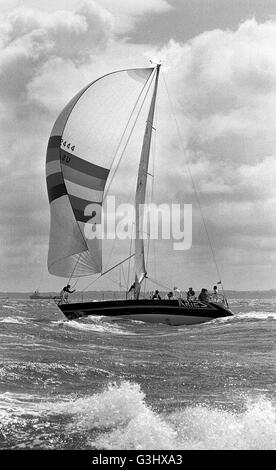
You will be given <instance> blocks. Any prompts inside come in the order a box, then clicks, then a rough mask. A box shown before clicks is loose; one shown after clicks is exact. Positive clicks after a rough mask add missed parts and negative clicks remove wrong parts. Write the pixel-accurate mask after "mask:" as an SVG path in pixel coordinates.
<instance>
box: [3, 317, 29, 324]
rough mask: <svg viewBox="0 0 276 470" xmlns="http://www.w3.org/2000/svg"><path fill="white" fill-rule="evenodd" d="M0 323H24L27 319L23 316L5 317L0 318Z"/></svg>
mask: <svg viewBox="0 0 276 470" xmlns="http://www.w3.org/2000/svg"><path fill="white" fill-rule="evenodd" d="M0 323H18V324H20V325H21V324H26V323H28V320H26V318H23V317H6V318H3V319H2V320H0Z"/></svg>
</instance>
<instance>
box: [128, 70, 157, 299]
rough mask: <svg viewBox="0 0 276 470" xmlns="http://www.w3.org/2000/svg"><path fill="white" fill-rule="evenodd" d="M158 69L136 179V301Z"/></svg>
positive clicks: (142, 259)
mask: <svg viewBox="0 0 276 470" xmlns="http://www.w3.org/2000/svg"><path fill="white" fill-rule="evenodd" d="M159 69H160V65H157V67H156V75H155V84H154V89H153V95H152V99H151V104H150V108H149V113H148V118H147V123H146V128H145V133H144V139H143V145H142V151H141V157H140V164H139V171H138V178H137V187H136V197H135V214H136V220H135V222H136V224H135V225H136V234H135V288H134V296H135V298H136V299H138V297H139V293H140V286H141V283H142V281H143V279H144V277H145V276H146V274H147V273H146V266H145V253H144V233H143V230H144V223H143V212H144V204H145V197H146V186H147V177H148V167H149V154H150V146H151V136H152V129H153V119H154V110H155V102H156V95H157V86H158V77H159Z"/></svg>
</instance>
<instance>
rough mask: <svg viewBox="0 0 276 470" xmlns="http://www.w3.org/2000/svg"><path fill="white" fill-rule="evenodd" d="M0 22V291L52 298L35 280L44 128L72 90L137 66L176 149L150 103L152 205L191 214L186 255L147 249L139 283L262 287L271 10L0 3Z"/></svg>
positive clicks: (211, 3) (269, 239)
mask: <svg viewBox="0 0 276 470" xmlns="http://www.w3.org/2000/svg"><path fill="white" fill-rule="evenodd" d="M0 12H1V13H0V129H1V134H0V135H1V139H0V149H1V154H0V155H1V173H0V191H1V198H0V224H1V228H0V266H1V267H0V291H32V290H34V289H35V288H39V289H40V290H41V291H47V290H55V291H58V290H59V289H60V288H61V287H62V286H63V285H64V282H65V280H64V279H62V278H58V277H55V276H50V275H49V274H48V272H47V267H46V264H47V251H48V240H49V221H50V212H49V204H48V197H47V192H46V184H45V154H46V147H47V142H48V138H49V134H50V132H51V128H52V126H53V123H54V121H55V119H56V117H57V115H58V114H59V112H60V111H61V110H62V108H63V107H64V106H65V104H66V103H67V102H68V101H69V100H70V99H71V98H72V96H73V95H74V94H75V93H77V92H78V91H79V90H80V89H81V88H82V87H83V86H84V85H86V84H87V83H89V82H91V81H92V80H93V79H95V78H97V77H99V76H101V75H103V74H104V73H108V72H110V71H113V70H116V69H121V68H122V69H124V68H132V67H147V66H148V65H149V59H153V60H162V63H163V65H162V74H163V78H164V83H166V84H167V88H168V90H169V95H170V96H171V99H172V102H173V103H174V110H175V116H176V118H177V122H178V124H179V127H180V130H181V139H182V141H181V145H180V144H179V143H177V132H176V131H175V130H174V131H173V130H172V122H173V119H174V117H173V115H172V114H170V112H171V111H170V110H171V108H170V105H169V102H167V104H166V103H165V100H163V101H162V100H161V105H160V108H159V111H160V113H159V111H158V114H160V115H161V111H162V114H163V117H160V127H159V128H157V131H156V135H157V137H158V135H160V141H161V143H160V146H158V160H159V164H158V168H157V171H156V182H157V188H158V187H159V188H162V190H160V189H159V191H158V189H157V191H156V197H157V200H158V201H159V202H181V203H187V204H188V203H192V204H193V217H194V220H193V246H192V249H190V250H188V251H183V252H176V251H173V250H172V247H171V245H170V244H169V243H167V242H164V241H157V242H156V243H155V244H154V250H153V251H154V254H155V257H154V258H153V255H152V257H151V258H150V260H149V269H150V271H151V273H152V275H153V278H154V279H157V280H159V282H160V283H162V284H164V285H166V286H170V287H173V285H179V286H180V287H181V288H183V289H187V288H188V287H189V286H190V285H193V286H194V287H195V288H197V289H199V288H201V287H207V288H210V287H211V286H213V284H214V283H216V282H217V281H218V280H219V279H218V276H219V277H220V278H221V279H222V280H223V283H224V287H225V288H226V289H238V290H254V289H273V288H276V281H275V280H276V236H275V234H276V218H275V212H276V211H275V210H276V189H275V180H276V158H275V157H276V155H275V154H276V133H275V127H276V55H275V44H276V16H275V15H276V4H275V1H274V0H273V1H272V0H271V1H270V0H267V1H265V0H262V1H261V2H260V1H259V0H147V1H146V0H144V1H142V0H140V1H139V2H137V1H136V0H116V2H114V1H111V0H82V1H81V0H78V1H76V0H55V1H53V0H47V1H41V0H24V1H20V0H10V1H2V0H0ZM161 82H162V83H163V79H161ZM163 87H164V85H163ZM162 96H163V95H162V94H161V97H162ZM164 96H165V92H164ZM159 130H160V132H159ZM158 132H159V134H158ZM189 172H190V173H191V175H192V178H193V181H194V184H195V186H196V190H197V195H198V198H199V200H200V204H201V211H202V214H203V215H204V219H205V222H206V226H207V228H208V233H209V236H210V239H211V240H212V247H213V250H214V252H215V257H216V262H217V266H218V268H219V273H217V272H216V267H215V263H214V261H213V259H212V253H211V250H210V246H209V244H208V239H207V237H206V233H205V231H204V226H203V224H202V221H200V211H199V207H198V204H197V198H196V197H195V194H194V191H193V185H192V184H191V181H189ZM114 279H115V277H114ZM88 283H89V280H87V279H86V280H84V282H83V285H86V284H88ZM93 288H95V289H109V288H112V289H113V288H115V289H117V287H116V285H115V284H114V282H112V281H110V280H108V279H103V280H101V281H100V282H99V283H97V285H96V284H95V285H94V286H93Z"/></svg>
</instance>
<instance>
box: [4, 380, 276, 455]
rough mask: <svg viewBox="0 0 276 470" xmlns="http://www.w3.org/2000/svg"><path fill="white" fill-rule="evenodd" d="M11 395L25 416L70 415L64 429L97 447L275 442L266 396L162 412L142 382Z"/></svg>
mask: <svg viewBox="0 0 276 470" xmlns="http://www.w3.org/2000/svg"><path fill="white" fill-rule="evenodd" d="M10 395H11V394H9V396H6V398H7V399H8V403H9V410H10V411H11V409H13V411H14V405H15V404H16V403H17V406H18V407H19V410H18V412H19V414H20V413H21V414H24V416H25V417H26V415H28V414H31V415H36V416H38V415H41V416H43V417H44V419H45V417H46V416H47V415H48V418H49V417H50V415H59V416H61V415H64V416H67V418H68V417H69V416H71V420H70V423H69V424H66V425H65V427H66V432H67V433H69V435H70V433H81V434H82V435H86V437H87V436H88V443H89V446H90V447H91V448H94V449H95V448H97V449H114V450H115V449H121V450H123V449H137V450H139V449H145V450H146V449H148V450H150V449H172V450H177V449H183V450H188V449H198V450H199V449H200V450H203V449H208V450H209V449H234V450H239V449H252V450H253V449H262V450H265V449H275V448H276V423H275V417H276V413H275V406H274V405H273V403H272V402H271V401H270V400H269V399H268V398H266V397H264V396H259V397H258V398H254V399H251V398H250V397H247V398H245V403H244V411H242V412H234V411H226V410H223V409H219V408H216V407H212V406H206V405H202V404H199V405H194V406H188V407H186V408H184V409H179V410H178V411H177V412H172V413H158V412H157V411H155V410H154V409H153V408H152V407H150V406H149V405H148V404H147V403H146V401H145V398H146V397H145V394H144V393H143V391H142V390H141V389H140V386H139V385H138V384H137V383H130V382H122V383H121V384H120V385H116V384H110V385H109V386H108V388H107V389H106V390H104V391H103V392H101V393H97V394H94V395H92V396H86V397H83V398H77V399H74V398H73V397H69V398H64V399H60V400H59V401H52V402H49V401H47V402H40V403H38V402H37V398H36V401H33V402H32V405H30V404H29V405H27V401H28V400H27V399H26V398H25V399H24V398H23V399H22V397H19V398H18V399H17V402H16V400H14V399H13V400H12V397H11V396H10ZM11 402H12V403H11ZM22 405H24V410H23V408H22ZM26 405H27V406H26ZM0 409H1V407H0ZM2 411H3V409H2ZM0 414H1V413H0ZM3 417H4V416H3V414H2V418H3ZM6 417H7V416H6ZM91 436H94V437H91Z"/></svg>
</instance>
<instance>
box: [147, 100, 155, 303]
mask: <svg viewBox="0 0 276 470" xmlns="http://www.w3.org/2000/svg"><path fill="white" fill-rule="evenodd" d="M156 121H157V103H156V105H155V126H154V128H153V129H154V130H155V132H154V134H153V145H152V149H151V150H152V151H151V154H152V171H151V173H152V174H151V176H152V180H151V192H150V197H149V200H150V204H151V203H152V201H153V196H154V176H155V160H156V132H157V131H156V129H157V126H156ZM150 232H151V227H150V226H149V239H148V246H147V253H146V266H147V265H148V261H149V249H150V241H151V238H150ZM153 246H154V255H153V257H154V265H155V244H153ZM147 279H148V277H147V276H146V277H145V282H144V296H145V295H146V286H147Z"/></svg>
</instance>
